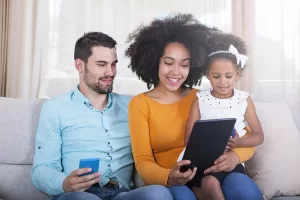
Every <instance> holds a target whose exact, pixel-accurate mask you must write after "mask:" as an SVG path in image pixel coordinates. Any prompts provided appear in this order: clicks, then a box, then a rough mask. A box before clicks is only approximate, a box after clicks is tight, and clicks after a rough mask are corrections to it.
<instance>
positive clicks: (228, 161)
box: [204, 151, 239, 174]
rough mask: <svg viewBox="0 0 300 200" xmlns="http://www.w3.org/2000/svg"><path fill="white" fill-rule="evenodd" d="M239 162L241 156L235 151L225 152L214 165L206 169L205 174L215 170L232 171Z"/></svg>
mask: <svg viewBox="0 0 300 200" xmlns="http://www.w3.org/2000/svg"><path fill="white" fill-rule="evenodd" d="M237 164H239V157H238V155H237V154H236V153H235V152H234V151H229V152H225V153H224V154H223V155H221V156H220V157H219V158H218V159H217V160H216V161H215V163H214V166H212V167H210V168H208V169H206V170H205V171H204V173H205V174H210V173H215V172H231V171H232V170H233V169H234V168H235V167H236V166H237Z"/></svg>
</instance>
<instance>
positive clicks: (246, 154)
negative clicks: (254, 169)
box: [232, 127, 255, 163]
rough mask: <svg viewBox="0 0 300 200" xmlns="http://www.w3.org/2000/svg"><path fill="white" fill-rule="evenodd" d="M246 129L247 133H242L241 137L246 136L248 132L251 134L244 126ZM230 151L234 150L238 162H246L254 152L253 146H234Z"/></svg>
mask: <svg viewBox="0 0 300 200" xmlns="http://www.w3.org/2000/svg"><path fill="white" fill-rule="evenodd" d="M246 130H247V134H246V135H244V136H243V137H247V136H248V135H249V134H251V132H250V129H249V128H247V127H246ZM232 151H234V152H235V153H236V154H237V155H238V157H239V159H240V163H243V162H246V161H248V160H250V158H252V156H253V154H254V152H255V147H247V148H235V149H232Z"/></svg>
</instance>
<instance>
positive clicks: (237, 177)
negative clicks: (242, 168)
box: [222, 173, 262, 200]
mask: <svg viewBox="0 0 300 200" xmlns="http://www.w3.org/2000/svg"><path fill="white" fill-rule="evenodd" d="M222 189H223V193H224V196H225V199H228V200H236V199H238V200H261V199H262V196H261V192H260V190H259V189H258V187H257V185H256V184H255V183H254V181H253V180H251V179H250V177H248V176H247V175H245V174H241V173H232V174H229V175H228V176H227V177H226V178H225V179H224V181H223V185H222Z"/></svg>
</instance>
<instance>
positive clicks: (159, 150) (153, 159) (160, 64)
mask: <svg viewBox="0 0 300 200" xmlns="http://www.w3.org/2000/svg"><path fill="white" fill-rule="evenodd" d="M213 31H216V30H212V29H210V28H208V27H206V26H204V25H201V24H200V23H199V22H198V21H197V20H196V19H194V18H193V17H192V16H191V15H176V16H175V17H169V18H166V19H164V20H154V21H153V22H152V23H151V24H150V25H149V26H142V27H140V28H139V29H138V30H137V31H135V32H134V33H133V34H132V35H130V37H129V42H131V44H130V46H129V48H128V49H127V51H126V53H125V55H126V56H127V57H129V58H130V59H131V62H130V65H129V67H130V68H131V69H132V71H133V72H135V73H136V74H137V76H138V77H139V78H140V79H142V80H143V81H144V82H145V83H146V84H147V86H148V88H149V89H150V87H151V86H153V87H154V88H153V89H151V90H150V91H148V92H145V93H142V94H139V95H137V96H136V97H134V98H133V99H132V100H131V102H130V104H129V111H128V112H129V128H130V134H131V141H132V151H133V156H134V160H135V166H136V169H137V171H138V172H139V174H140V176H141V177H142V179H143V180H144V182H145V184H147V185H149V184H161V185H165V186H167V187H168V188H169V189H170V191H171V193H172V195H173V197H174V199H177V200H180V199H193V200H194V199H196V197H195V195H194V194H193V192H192V191H191V190H190V189H189V188H188V187H186V186H185V184H186V183H188V181H190V180H191V179H192V178H193V177H194V176H195V174H196V170H197V169H196V168H194V169H193V170H188V171H186V172H184V173H181V172H180V171H179V168H180V166H182V165H187V164H189V163H190V161H186V160H185V161H180V162H176V161H177V158H178V156H179V154H180V152H181V151H182V150H183V148H184V133H185V125H186V122H187V119H188V115H189V110H190V106H191V104H192V102H193V100H194V99H195V97H196V92H197V90H196V89H193V88H192V86H193V85H196V84H197V83H199V82H200V81H201V78H202V77H201V74H202V73H201V72H202V70H204V68H203V66H204V63H205V61H206V58H207V53H206V50H205V49H206V43H207V39H208V38H209V37H210V36H212V32H213ZM253 153H254V149H251V148H248V149H235V152H233V153H230V154H225V155H222V156H221V157H220V158H219V159H218V161H219V162H218V163H216V165H214V166H212V167H211V168H209V169H208V171H209V172H217V171H218V169H220V167H221V166H222V169H223V170H232V169H233V168H235V166H236V165H237V164H238V163H240V162H244V161H245V160H248V159H249V158H250V157H251V156H252V155H253ZM248 179H249V180H245V181H248V182H249V181H251V179H250V178H248ZM238 181H239V182H238V183H237V181H236V178H235V179H234V180H232V181H231V180H228V181H227V182H228V184H227V185H230V188H229V189H230V191H229V192H231V193H233V198H232V199H234V197H236V196H238V195H241V192H239V191H238V190H237V188H239V187H238V186H239V185H240V184H242V183H241V182H243V180H238ZM245 181H244V182H245ZM236 183H237V184H236ZM251 183H252V185H253V187H256V186H255V184H254V183H253V182H251ZM224 184H225V181H224ZM249 185H250V186H249ZM231 186H234V187H231ZM224 187H225V188H226V184H225V186H224ZM247 187H249V191H250V190H251V187H252V186H251V184H248V186H247ZM229 189H228V190H229ZM223 192H225V191H223ZM242 192H243V194H245V191H244V190H242ZM250 193H251V192H250ZM250 196H251V195H250Z"/></svg>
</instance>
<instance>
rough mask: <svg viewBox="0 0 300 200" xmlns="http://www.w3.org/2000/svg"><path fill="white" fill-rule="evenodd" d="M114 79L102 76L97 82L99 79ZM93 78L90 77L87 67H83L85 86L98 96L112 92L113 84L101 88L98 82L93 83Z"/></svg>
mask: <svg viewBox="0 0 300 200" xmlns="http://www.w3.org/2000/svg"><path fill="white" fill-rule="evenodd" d="M107 78H110V79H114V77H113V76H104V77H101V78H99V80H98V81H100V80H101V79H107ZM94 80H95V77H94V76H93V75H91V73H90V71H89V70H88V69H87V66H86V65H85V67H84V82H85V84H86V85H87V86H88V87H89V88H90V89H92V90H93V91H94V92H96V93H98V94H109V93H111V92H112V90H113V82H112V83H111V85H107V86H103V85H101V83H100V82H96V83H95V82H94Z"/></svg>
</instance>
